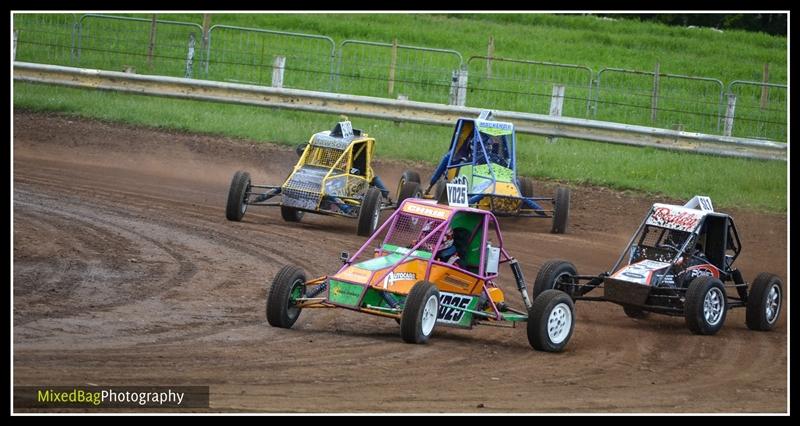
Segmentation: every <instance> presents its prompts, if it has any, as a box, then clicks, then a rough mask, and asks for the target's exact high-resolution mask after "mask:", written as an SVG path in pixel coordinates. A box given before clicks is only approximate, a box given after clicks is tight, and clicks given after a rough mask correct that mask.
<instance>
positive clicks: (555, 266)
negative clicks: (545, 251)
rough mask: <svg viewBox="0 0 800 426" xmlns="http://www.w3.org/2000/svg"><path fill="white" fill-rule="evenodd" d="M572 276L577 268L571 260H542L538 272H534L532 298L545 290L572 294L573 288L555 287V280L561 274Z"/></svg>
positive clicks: (576, 272) (576, 271)
mask: <svg viewBox="0 0 800 426" xmlns="http://www.w3.org/2000/svg"><path fill="white" fill-rule="evenodd" d="M565 274H566V275H569V276H574V275H578V270H577V268H575V265H573V264H572V262H568V261H566V260H548V261H547V262H544V264H543V265H542V267H541V268H539V273H537V274H536V280H535V281H534V282H533V300H536V298H537V297H539V295H540V294H542V293H544V292H545V291H547V290H553V289H556V290H561V291H563V292H565V293H567V294H570V295H572V294H574V293H575V289H574V288H572V287H569V288H559V287H556V280H557V279H558V278H559V277H561V276H563V275H565Z"/></svg>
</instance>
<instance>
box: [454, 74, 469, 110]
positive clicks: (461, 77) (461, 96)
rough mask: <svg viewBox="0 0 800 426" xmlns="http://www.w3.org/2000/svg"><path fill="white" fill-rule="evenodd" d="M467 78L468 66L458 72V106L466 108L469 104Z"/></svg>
mask: <svg viewBox="0 0 800 426" xmlns="http://www.w3.org/2000/svg"><path fill="white" fill-rule="evenodd" d="M467 77H468V72H467V68H466V66H464V68H462V69H460V70H458V78H457V82H456V83H457V84H458V90H456V105H458V106H464V105H466V104H467Z"/></svg>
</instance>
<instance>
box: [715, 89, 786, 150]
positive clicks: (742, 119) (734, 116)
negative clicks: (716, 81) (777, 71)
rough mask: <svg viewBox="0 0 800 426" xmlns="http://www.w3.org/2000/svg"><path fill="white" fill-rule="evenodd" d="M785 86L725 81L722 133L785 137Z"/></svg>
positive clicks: (783, 139)
mask: <svg viewBox="0 0 800 426" xmlns="http://www.w3.org/2000/svg"><path fill="white" fill-rule="evenodd" d="M788 89H789V88H788V86H786V85H785V84H771V83H762V82H758V81H740V80H735V81H732V82H731V83H730V84H728V91H727V93H728V98H727V103H726V109H725V111H726V113H725V119H726V120H725V123H726V124H727V126H725V128H724V133H723V134H724V135H726V136H741V137H747V138H760V139H767V140H777V141H785V140H787V134H786V133H787V128H788V111H789V109H788V105H787V102H788Z"/></svg>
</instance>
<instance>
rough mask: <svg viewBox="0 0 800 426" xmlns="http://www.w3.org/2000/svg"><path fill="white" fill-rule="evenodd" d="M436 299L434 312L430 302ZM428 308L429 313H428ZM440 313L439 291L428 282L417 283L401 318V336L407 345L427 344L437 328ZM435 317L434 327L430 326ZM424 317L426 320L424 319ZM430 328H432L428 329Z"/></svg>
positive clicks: (409, 295)
mask: <svg viewBox="0 0 800 426" xmlns="http://www.w3.org/2000/svg"><path fill="white" fill-rule="evenodd" d="M431 298H434V299H435V301H436V302H435V303H436V304H435V306H434V307H433V309H432V310H433V312H430V311H431V307H430V306H428V301H429V300H430V299H431ZM426 306H428V311H427V312H426V309H425V308H426ZM438 313H439V290H438V289H437V288H436V286H435V285H433V284H432V283H430V282H428V281H417V283H416V284H414V287H412V288H411V292H410V293H408V297H407V298H406V303H405V306H404V307H403V313H402V314H401V315H402V316H401V317H400V336H401V337H402V338H403V341H405V342H406V343H425V342H427V341H428V338H429V337H430V336H431V334H433V329H434V328H436V316H437V315H438ZM430 315H433V316H434V318H433V325H431V324H430V322H429V321H430ZM423 316H424V318H423ZM428 327H430V328H429V329H428Z"/></svg>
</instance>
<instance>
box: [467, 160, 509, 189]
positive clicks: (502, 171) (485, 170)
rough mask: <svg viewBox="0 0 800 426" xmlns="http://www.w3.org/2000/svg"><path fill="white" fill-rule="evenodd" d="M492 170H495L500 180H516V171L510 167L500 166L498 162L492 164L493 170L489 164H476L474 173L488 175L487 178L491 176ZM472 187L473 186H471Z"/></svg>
mask: <svg viewBox="0 0 800 426" xmlns="http://www.w3.org/2000/svg"><path fill="white" fill-rule="evenodd" d="M492 172H494V177H495V178H496V180H497V181H498V182H510V183H513V182H514V171H513V170H511V169H509V168H508V167H503V166H499V165H497V164H492V170H491V171H490V170H489V165H488V164H481V165H480V166H475V170H474V171H473V174H474V175H475V176H486V177H487V178H491V176H492ZM470 188H472V186H470Z"/></svg>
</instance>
